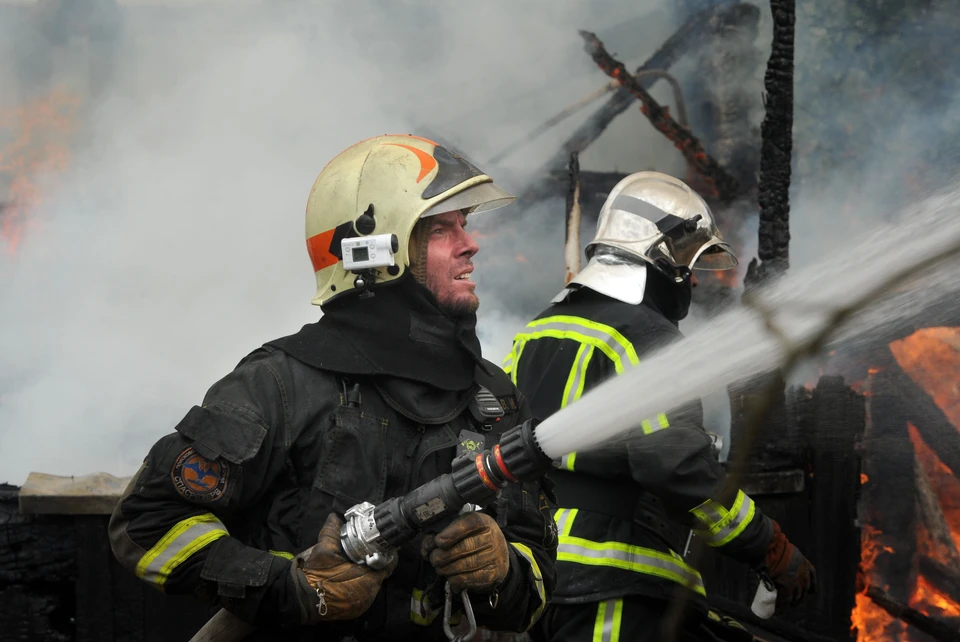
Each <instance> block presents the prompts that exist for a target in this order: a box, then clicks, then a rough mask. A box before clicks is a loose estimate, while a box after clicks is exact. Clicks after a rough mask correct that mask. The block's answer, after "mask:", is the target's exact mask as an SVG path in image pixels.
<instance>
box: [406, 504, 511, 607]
mask: <svg viewBox="0 0 960 642" xmlns="http://www.w3.org/2000/svg"><path fill="white" fill-rule="evenodd" d="M420 553H421V555H423V557H424V558H425V559H427V560H429V561H430V563H431V564H432V565H433V567H434V568H435V569H437V573H439V574H440V575H443V576H444V577H446V578H447V580H448V581H449V582H450V587H451V588H453V590H455V591H462V590H464V589H469V590H471V591H478V592H480V593H491V592H493V590H494V589H496V588H497V587H498V586H500V585H501V584H502V583H503V580H504V579H506V577H507V571H509V570H510V553H509V551H508V549H507V540H506V539H504V537H503V533H502V532H500V527H499V526H497V522H496V520H494V519H493V518H492V517H490V516H489V515H487V514H485V513H467V514H466V515H461V516H460V517H458V518H456V519H455V520H453V521H452V522H451V523H450V525H449V526H447V527H446V528H444V529H443V530H442V531H440V532H439V533H438V534H437V535H436V536H433V535H427V536H426V537H424V538H423V544H422V545H421V547H420Z"/></svg>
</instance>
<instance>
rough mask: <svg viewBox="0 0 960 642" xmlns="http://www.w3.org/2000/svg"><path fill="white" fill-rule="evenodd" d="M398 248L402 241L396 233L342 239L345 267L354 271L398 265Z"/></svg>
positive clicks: (341, 247)
mask: <svg viewBox="0 0 960 642" xmlns="http://www.w3.org/2000/svg"><path fill="white" fill-rule="evenodd" d="M398 249H400V241H399V240H398V239H397V235H396V234H374V235H372V236H355V237H352V238H348V239H343V240H342V241H340V250H341V252H342V256H343V267H344V269H346V270H352V271H360V270H369V269H372V268H383V267H389V266H392V265H396V260H395V259H394V256H395V255H396V253H397V250H398Z"/></svg>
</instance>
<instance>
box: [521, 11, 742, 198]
mask: <svg viewBox="0 0 960 642" xmlns="http://www.w3.org/2000/svg"><path fill="white" fill-rule="evenodd" d="M755 12H756V7H755V6H754V5H752V4H749V3H746V2H729V1H728V2H720V3H717V4H714V5H712V6H710V7H708V8H705V9H703V10H701V11H700V12H698V13H696V14H695V15H693V16H691V17H690V18H689V19H688V20H687V21H686V22H684V23H683V25H682V26H681V27H680V28H679V29H678V30H677V31H676V33H674V34H673V35H672V36H671V37H670V38H669V39H667V41H666V42H664V43H663V45H662V46H661V47H660V49H658V50H657V51H656V53H654V54H653V55H652V56H651V57H650V59H649V60H647V61H646V62H645V63H644V64H643V65H641V66H640V67H637V73H638V74H639V73H642V72H645V71H651V70H668V69H670V67H672V66H673V64H674V63H675V62H676V61H677V60H679V59H680V58H681V57H682V56H683V55H685V54H686V53H687V52H688V51H690V50H692V49H694V48H695V47H697V46H699V45H700V44H701V43H702V42H704V40H705V38H704V36H705V34H707V33H708V32H709V31H710V30H711V29H718V28H724V29H729V28H732V27H735V26H737V25H740V24H749V23H750V22H751V21H752V20H753V16H754V14H755ZM658 79H659V76H646V77H644V78H643V79H642V80H640V84H641V85H642V86H643V87H644V88H645V89H648V90H649V89H650V88H652V87H653V85H654V84H655V83H656V82H657V80H658ZM635 99H636V97H635V95H634V94H632V93H631V92H630V91H628V90H627V89H625V88H623V87H621V88H620V89H618V90H617V91H616V93H614V95H613V96H611V97H610V99H609V100H608V101H607V102H606V103H605V104H604V105H603V106H602V107H601V108H600V109H598V110H597V111H596V112H594V113H593V115H591V116H590V118H588V119H587V121H586V122H585V123H583V124H582V125H581V126H580V127H578V128H577V129H576V131H575V132H574V133H573V135H571V136H570V138H568V139H567V140H566V142H564V143H563V145H561V146H560V149H559V150H558V151H557V152H556V153H555V154H554V155H553V157H552V158H551V159H550V160H549V161H548V162H547V163H546V165H545V169H544V170H543V171H542V172H541V173H540V176H541V178H540V179H538V180H537V181H536V182H535V183H533V184H532V185H531V186H530V187H529V188H528V189H526V190H525V191H524V192H523V194H522V195H521V198H520V200H522V201H536V200H540V199H543V198H546V197H548V196H551V195H554V194H557V193H558V188H557V186H558V183H557V182H555V179H551V176H552V175H555V174H563V170H564V167H566V164H567V161H568V159H569V158H570V154H572V153H573V152H582V151H583V150H585V149H586V148H587V147H589V146H590V144H591V143H593V141H595V140H596V139H597V138H599V137H600V135H601V134H602V133H603V132H604V130H606V128H607V127H608V126H609V125H610V123H612V122H613V121H614V119H616V117H617V116H619V115H620V114H622V113H623V112H625V111H626V110H627V109H628V108H629V107H630V106H631V105H632V104H633V101H634V100H635Z"/></svg>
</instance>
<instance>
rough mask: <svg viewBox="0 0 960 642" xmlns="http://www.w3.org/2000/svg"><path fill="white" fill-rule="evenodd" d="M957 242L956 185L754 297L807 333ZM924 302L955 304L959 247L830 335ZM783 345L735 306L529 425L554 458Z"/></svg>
mask: <svg viewBox="0 0 960 642" xmlns="http://www.w3.org/2000/svg"><path fill="white" fill-rule="evenodd" d="M958 244H960V189H954V190H952V191H949V192H943V193H939V194H936V195H934V196H931V197H930V198H928V199H927V200H925V201H923V202H922V203H920V204H919V205H918V206H916V207H914V208H912V209H910V210H908V211H905V212H904V213H903V215H902V216H901V217H900V219H899V220H898V221H896V222H894V223H890V224H887V225H884V226H882V227H879V228H875V229H874V230H873V231H872V232H865V234H864V235H863V237H861V238H857V239H851V240H850V243H849V244H848V245H847V246H846V249H845V250H844V251H843V252H842V253H835V254H833V255H832V256H826V257H824V259H823V261H822V262H820V263H819V264H816V265H813V266H811V267H810V268H808V269H804V270H798V271H791V272H789V273H788V275H787V276H786V277H785V278H784V279H782V280H781V281H780V282H779V283H777V284H775V285H774V286H772V287H770V288H768V289H767V290H766V291H764V292H762V293H760V295H759V297H758V298H759V300H760V301H761V303H762V306H763V308H764V309H767V310H772V311H774V312H773V314H772V318H773V320H774V322H775V324H776V326H777V327H779V328H780V330H781V331H782V332H783V334H784V335H786V336H787V337H788V338H789V339H790V340H791V341H793V342H799V341H805V340H808V339H810V338H811V337H813V336H815V335H816V334H817V333H818V332H819V331H820V330H821V329H822V328H823V327H824V325H825V323H826V321H827V318H828V315H829V314H830V313H831V312H832V311H833V310H835V309H836V308H837V307H841V306H843V305H845V304H848V303H850V302H852V301H854V300H856V299H858V298H859V297H860V296H862V295H864V294H866V293H867V292H868V291H870V290H871V289H872V288H874V287H877V286H878V285H880V284H881V283H883V282H884V281H886V280H888V279H890V277H891V276H893V275H895V274H897V273H898V272H900V271H901V270H903V269H904V268H906V267H908V266H910V265H915V264H918V263H920V262H921V261H923V260H924V259H925V258H928V257H931V256H932V255H935V254H937V253H938V252H942V251H944V250H946V249H947V248H949V247H953V246H956V245H958ZM932 305H951V306H960V257H958V256H957V255H954V256H953V257H952V258H951V259H950V260H948V261H945V262H943V263H941V264H939V265H938V266H936V267H934V268H931V269H928V270H925V271H923V272H919V271H918V272H917V273H916V274H915V275H914V276H913V277H911V280H910V282H909V283H908V284H906V285H904V284H901V285H900V286H899V287H898V288H896V289H895V291H894V292H893V293H892V294H890V295H887V296H884V297H882V298H880V299H877V300H876V301H875V302H873V303H872V304H870V305H869V306H868V307H866V308H864V309H863V310H862V311H861V312H860V313H858V314H856V315H854V316H852V317H850V318H849V319H848V320H847V321H846V322H845V323H843V324H842V325H840V326H839V327H838V328H837V329H836V330H835V331H834V332H833V334H832V335H831V342H833V343H836V342H838V341H841V340H842V341H844V342H845V344H849V342H851V341H854V342H855V341H857V340H858V339H859V338H862V339H867V338H868V337H869V336H870V332H871V331H872V330H876V329H877V328H880V327H881V326H883V325H884V324H886V323H888V322H889V321H890V320H891V319H896V318H898V317H899V316H902V315H906V314H915V313H916V312H917V311H918V310H922V309H924V308H926V307H928V306H932ZM785 353H786V352H785V348H784V346H783V344H782V343H781V341H780V340H778V339H777V338H776V337H775V336H774V335H772V334H771V333H770V332H769V331H768V330H767V329H766V328H765V325H764V321H763V319H762V318H761V316H760V315H759V314H758V313H757V312H755V311H753V310H751V309H749V308H746V307H738V308H736V309H733V310H731V311H729V312H726V313H724V314H722V315H719V316H717V317H716V318H715V319H713V320H712V322H710V323H706V324H704V325H703V326H702V328H701V330H700V331H698V332H696V333H695V334H692V335H690V336H688V337H687V338H685V339H683V340H681V341H679V342H677V343H675V344H673V345H671V346H669V347H668V348H666V349H664V350H662V351H661V352H659V353H657V354H655V355H652V356H651V357H649V358H646V359H644V360H643V361H642V362H641V363H640V365H639V366H637V367H635V368H633V369H631V370H629V371H628V372H626V373H624V374H623V375H621V376H619V377H615V378H613V379H611V380H610V381H607V382H605V383H604V384H603V385H601V386H598V387H597V388H595V389H593V390H591V391H590V392H588V393H587V394H585V395H584V396H583V397H582V398H581V399H580V400H579V401H578V402H577V403H574V404H571V405H569V406H567V407H566V408H564V409H562V410H560V411H559V412H557V413H555V414H554V415H551V416H550V417H549V418H548V419H546V420H545V421H544V422H543V423H541V424H540V425H539V426H538V427H537V430H536V435H537V440H538V442H539V443H540V446H541V447H542V448H543V450H544V452H545V453H546V454H547V455H549V456H550V457H559V456H561V455H564V454H566V453H569V452H571V451H574V450H581V451H582V450H588V449H591V448H596V447H598V446H600V445H601V444H604V443H605V442H609V441H610V440H612V439H615V438H618V437H620V438H622V437H627V436H631V435H632V431H633V430H635V429H637V427H638V424H639V422H640V419H642V418H644V417H653V416H655V415H656V414H657V413H658V412H662V411H665V410H669V409H670V408H675V407H677V406H679V405H681V404H683V403H685V402H687V401H690V400H693V399H695V398H698V397H702V396H704V395H706V394H708V393H711V392H714V391H717V390H722V389H723V388H725V387H726V386H727V385H729V384H731V383H733V382H735V381H738V380H742V379H744V378H747V377H750V376H752V375H755V374H758V373H761V372H764V371H769V370H771V369H773V368H776V367H777V366H778V365H779V364H780V363H781V362H782V361H783V358H784V355H785ZM957 376H958V377H960V373H958V375H957Z"/></svg>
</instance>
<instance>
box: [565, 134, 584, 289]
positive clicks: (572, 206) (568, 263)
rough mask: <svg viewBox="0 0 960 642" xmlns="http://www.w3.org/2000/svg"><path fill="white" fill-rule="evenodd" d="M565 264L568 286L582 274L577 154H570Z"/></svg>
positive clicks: (578, 164)
mask: <svg viewBox="0 0 960 642" xmlns="http://www.w3.org/2000/svg"><path fill="white" fill-rule="evenodd" d="M563 259H564V264H565V268H566V274H565V275H564V279H563V284H564V285H567V284H569V283H570V281H571V280H572V279H573V277H575V276H576V275H577V273H578V272H580V159H579V158H578V154H577V152H573V153H572V154H570V189H569V190H567V221H566V238H565V239H564V257H563Z"/></svg>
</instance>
